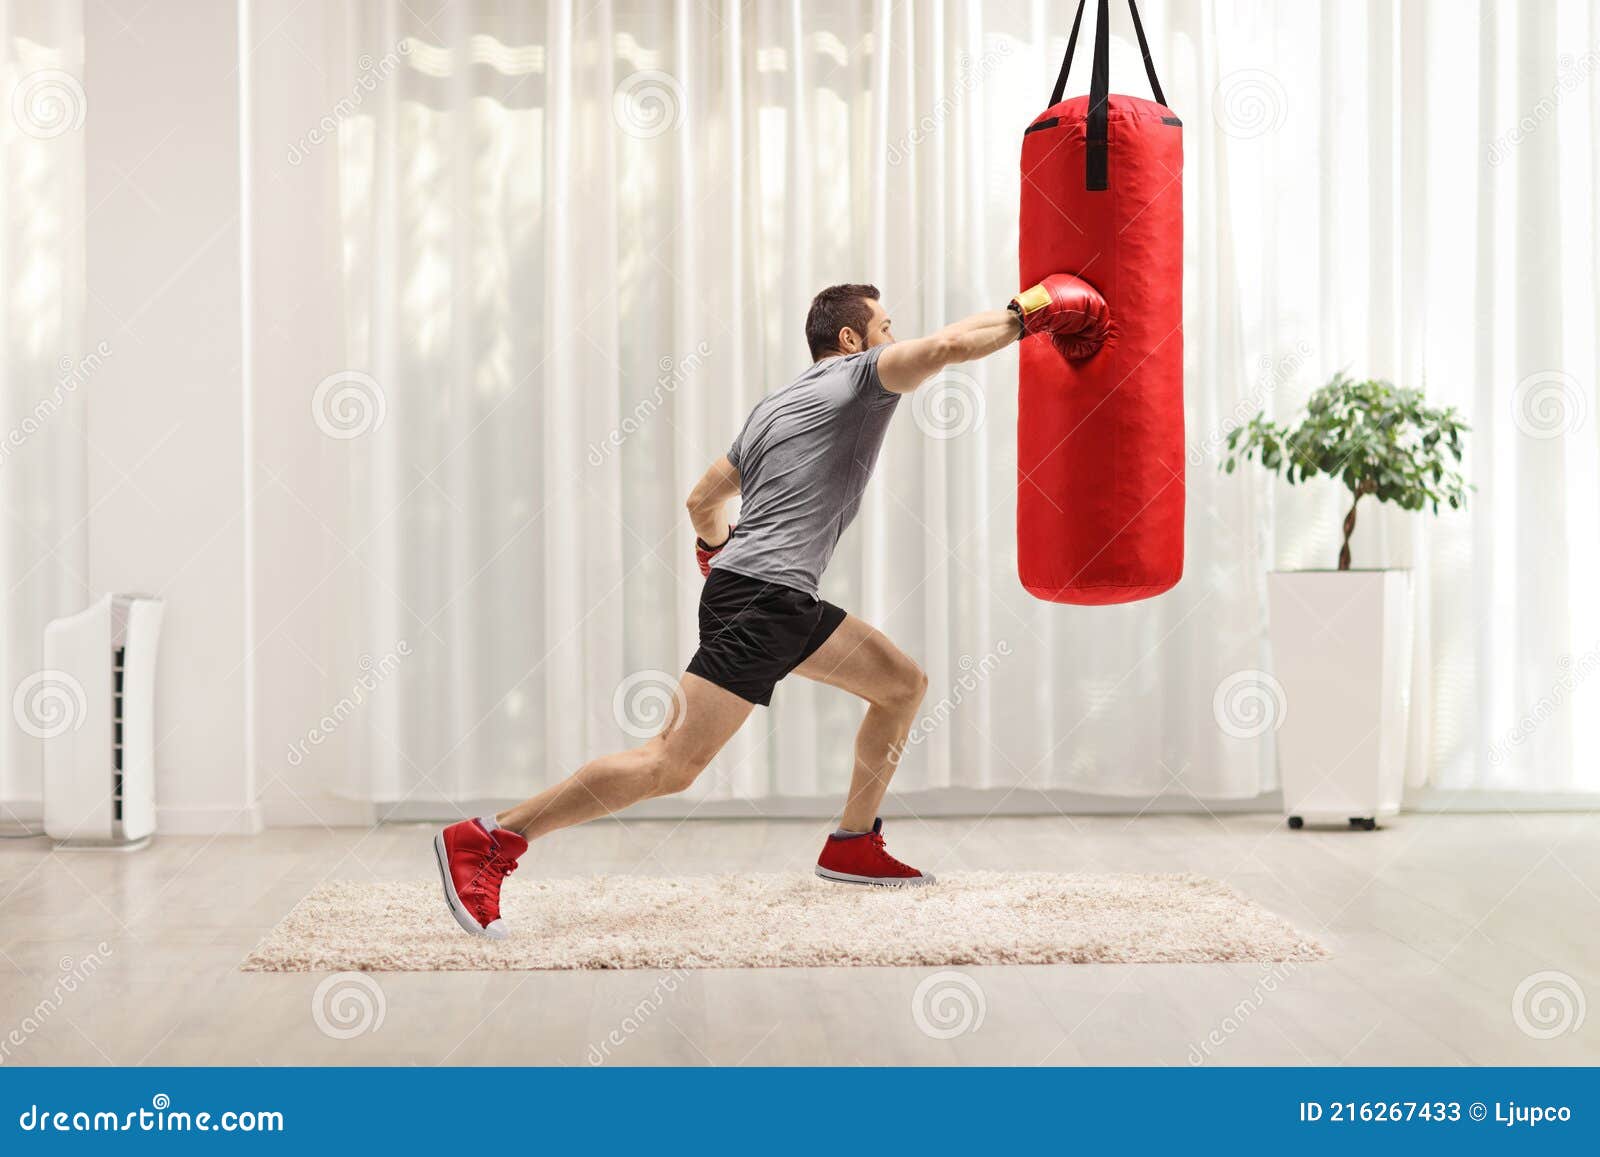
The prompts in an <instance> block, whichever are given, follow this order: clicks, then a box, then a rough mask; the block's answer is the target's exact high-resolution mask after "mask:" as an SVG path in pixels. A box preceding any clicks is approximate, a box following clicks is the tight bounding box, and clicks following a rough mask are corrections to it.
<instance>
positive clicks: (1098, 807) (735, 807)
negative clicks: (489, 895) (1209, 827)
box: [378, 788, 1282, 823]
mask: <svg viewBox="0 0 1600 1157" xmlns="http://www.w3.org/2000/svg"><path fill="white" fill-rule="evenodd" d="M520 802H521V801H520V800H504V799H501V800H495V799H487V800H468V801H463V802H459V803H438V802H434V801H429V800H411V801H407V802H405V803H402V804H399V805H390V804H381V805H379V808H378V812H379V814H380V815H382V816H383V817H384V818H385V819H386V820H387V821H388V822H390V823H421V822H449V821H453V820H458V819H460V818H461V817H462V816H463V815H485V814H488V813H490V812H496V811H503V810H504V809H505V808H508V807H510V806H511V805H512V804H514V803H520ZM839 803H840V801H839V800H838V799H837V798H836V797H833V796H829V797H826V798H813V797H801V796H777V797H769V798H766V799H757V800H742V799H725V800H705V801H696V800H693V799H688V798H685V797H683V796H668V797H666V798H663V799H652V800H646V801H645V802H644V803H640V804H635V805H634V806H633V807H631V808H629V809H628V811H627V815H626V817H625V818H628V819H682V818H684V817H685V816H689V815H693V816H694V817H695V818H696V819H815V820H826V819H833V818H835V817H836V816H837V815H838V814H839ZM1281 811H1282V802H1281V800H1280V798H1279V795H1278V793H1277V792H1275V791H1274V792H1268V793H1266V794H1263V795H1258V796H1252V797H1250V798H1247V799H1227V800H1207V801H1206V802H1205V803H1204V804H1201V803H1199V802H1197V801H1196V800H1195V798H1194V797H1193V796H1192V795H1189V794H1188V793H1186V792H1173V793H1171V794H1167V795H1160V796H1157V797H1156V798H1155V799H1154V800H1151V799H1143V798H1139V799H1134V798H1128V797H1122V796H1107V795H1088V794H1086V793H1083V792H1074V791H1035V790H1026V791H1025V790H1021V789H1018V790H1015V791H1013V790H1010V789H1007V788H985V789H973V788H942V789H940V790H938V791H918V792H902V793H899V794H897V795H891V796H890V797H889V798H888V799H886V800H885V801H884V803H883V815H884V817H885V818H886V819H893V818H896V817H904V816H925V817H927V816H986V815H990V814H994V815H1002V816H1038V815H1061V814H1066V815H1077V816H1094V815H1107V816H1118V815H1129V816H1131V815H1187V814H1200V815H1206V814H1219V815H1220V814H1223V813H1235V814H1236V813H1240V812H1267V813H1278V812H1281Z"/></svg>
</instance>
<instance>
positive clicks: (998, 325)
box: [878, 309, 1022, 394]
mask: <svg viewBox="0 0 1600 1157" xmlns="http://www.w3.org/2000/svg"><path fill="white" fill-rule="evenodd" d="M1021 336H1022V327H1021V326H1020V324H1019V323H1018V321H1017V315H1016V313H1015V312H1013V311H1012V310H1009V309H988V310H985V311H984V312H982V313H975V314H973V315H972V316H971V317H968V318H964V319H962V320H961V321H958V322H954V323H952V324H951V325H947V326H945V327H944V328H943V329H941V330H940V331H939V332H938V333H934V334H930V335H929V336H927V337H919V338H911V339H910V340H908V341H898V342H895V343H894V345H892V346H890V347H889V348H888V349H886V350H884V351H883V353H882V354H881V355H880V356H879V358H878V380H879V381H881V382H882V383H883V388H884V389H886V390H888V391H889V392H890V393H893V394H907V393H910V392H911V391H912V390H914V389H916V388H917V387H918V386H920V385H921V384H922V383H923V382H925V381H927V380H928V379H929V378H931V377H932V376H933V375H934V374H936V373H938V372H939V371H940V370H942V369H944V368H945V366H952V365H955V364H956V363H958V362H974V361H977V360H978V359H979V358H986V357H988V356H989V355H990V354H992V353H994V352H996V351H997V350H1002V349H1004V348H1005V347H1006V346H1008V345H1010V344H1011V343H1012V342H1014V341H1016V340H1017V339H1018V338H1019V337H1021Z"/></svg>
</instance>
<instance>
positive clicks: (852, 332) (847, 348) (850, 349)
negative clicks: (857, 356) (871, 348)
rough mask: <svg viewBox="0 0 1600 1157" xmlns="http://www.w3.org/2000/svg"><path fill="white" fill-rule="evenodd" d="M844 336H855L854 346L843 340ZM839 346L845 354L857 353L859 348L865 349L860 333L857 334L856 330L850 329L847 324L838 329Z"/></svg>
mask: <svg viewBox="0 0 1600 1157" xmlns="http://www.w3.org/2000/svg"><path fill="white" fill-rule="evenodd" d="M846 338H855V340H856V346H855V347H852V346H851V345H850V343H849V342H848V341H846V340H845V339H846ZM857 347H859V348H857ZM839 348H840V349H841V350H843V351H844V352H845V353H847V354H853V353H859V352H860V351H861V349H865V348H866V347H865V346H864V345H862V343H861V338H860V335H858V334H857V333H856V331H855V330H853V329H851V328H850V327H849V326H845V327H844V328H843V329H841V330H840V331H839Z"/></svg>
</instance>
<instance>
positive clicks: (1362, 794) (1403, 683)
mask: <svg viewBox="0 0 1600 1157" xmlns="http://www.w3.org/2000/svg"><path fill="white" fill-rule="evenodd" d="M1467 430H1468V426H1467V425H1466V424H1465V423H1464V422H1463V421H1462V420H1461V418H1460V416H1459V415H1458V414H1457V413H1456V411H1455V409H1454V408H1453V407H1444V408H1440V407H1435V406H1429V405H1428V404H1427V403H1426V402H1425V401H1424V399H1423V396H1422V393H1421V392H1420V391H1418V390H1407V389H1398V388H1396V387H1395V386H1393V385H1391V384H1390V383H1389V382H1385V381H1378V380H1373V379H1368V380H1366V381H1356V380H1354V379H1352V378H1350V377H1347V376H1346V375H1345V374H1343V373H1338V374H1335V375H1334V376H1333V378H1332V380H1331V381H1329V382H1328V383H1327V384H1326V385H1324V386H1322V387H1320V388H1319V389H1317V390H1316V391H1315V392H1314V393H1312V395H1311V397H1310V399H1308V401H1307V402H1306V415H1305V418H1304V420H1303V421H1301V422H1300V424H1299V425H1297V426H1295V427H1293V428H1289V427H1286V426H1280V425H1279V424H1278V423H1276V422H1274V421H1272V420H1271V419H1269V418H1268V417H1267V416H1266V414H1265V412H1262V413H1258V414H1256V416H1255V417H1253V418H1251V419H1250V421H1249V422H1248V423H1247V424H1245V425H1243V426H1238V427H1236V428H1234V429H1233V430H1231V431H1229V433H1228V440H1227V447H1228V449H1227V455H1226V456H1225V458H1224V459H1223V462H1222V469H1223V470H1224V471H1226V472H1227V473H1229V474H1231V473H1233V471H1234V470H1235V469H1236V468H1237V466H1238V464H1239V463H1240V462H1248V461H1256V462H1259V463H1260V464H1261V465H1262V466H1265V467H1266V468H1267V469H1268V470H1270V471H1272V472H1273V473H1275V474H1281V475H1282V476H1283V478H1284V480H1285V481H1287V482H1289V483H1291V484H1293V485H1299V484H1302V483H1309V482H1311V481H1312V480H1314V479H1318V478H1328V479H1332V480H1335V481H1337V482H1339V483H1341V484H1342V485H1343V486H1344V488H1345V489H1346V491H1348V493H1349V496H1350V507H1349V511H1348V513H1346V514H1345V516H1344V534H1343V539H1342V542H1341V545H1340V547H1339V559H1338V566H1337V568H1336V569H1328V570H1300V571H1274V572H1272V573H1271V574H1270V575H1268V578H1267V604H1268V613H1269V614H1270V616H1271V623H1270V626H1269V630H1268V638H1269V641H1270V643H1271V646H1272V656H1273V659H1272V667H1273V671H1272V674H1273V676H1274V677H1275V678H1276V679H1277V681H1278V683H1279V684H1280V685H1281V688H1282V702H1283V710H1282V711H1281V712H1280V720H1279V727H1278V765H1279V772H1280V777H1281V780H1282V783H1283V805H1284V812H1285V814H1287V815H1288V817H1289V826H1290V827H1292V828H1298V827H1300V826H1301V825H1302V824H1303V823H1304V821H1305V819H1306V818H1307V817H1311V818H1315V819H1336V820H1339V821H1340V822H1348V823H1349V825H1350V826H1352V827H1359V828H1364V829H1367V830H1371V829H1372V828H1375V827H1376V826H1377V821H1378V819H1379V818H1380V817H1382V816H1389V815H1394V814H1395V813H1396V812H1398V811H1399V810H1400V796H1401V793H1402V791H1403V789H1404V786H1405V746H1406V726H1407V713H1408V707H1409V699H1410V695H1409V690H1410V684H1411V593H1410V572H1409V571H1407V570H1403V569H1378V568H1375V569H1361V568H1356V567H1352V566H1351V565H1350V562H1351V559H1350V536H1351V534H1352V533H1353V532H1354V531H1355V528H1356V513H1357V511H1358V510H1359V508H1360V506H1361V500H1362V499H1363V498H1366V497H1367V496H1369V495H1370V496H1371V497H1372V498H1373V499H1374V500H1375V501H1377V502H1390V503H1393V504H1394V505H1396V506H1399V507H1400V508H1401V509H1402V510H1413V511H1431V512H1432V513H1434V514H1438V513H1439V512H1440V511H1441V510H1442V509H1444V508H1445V507H1448V508H1450V509H1451V510H1459V509H1461V508H1463V507H1464V506H1465V505H1466V501H1467V492H1468V490H1469V489H1471V487H1469V486H1468V485H1467V483H1466V480H1465V479H1464V478H1463V477H1462V476H1461V473H1460V471H1459V469H1458V467H1459V466H1460V463H1461V451H1462V447H1461V440H1462V435H1463V434H1465V433H1466V432H1467Z"/></svg>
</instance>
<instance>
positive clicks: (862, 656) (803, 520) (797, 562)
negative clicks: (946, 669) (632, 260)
mask: <svg viewBox="0 0 1600 1157" xmlns="http://www.w3.org/2000/svg"><path fill="white" fill-rule="evenodd" d="M1108 330H1109V318H1108V315H1107V310H1106V303H1105V300H1104V299H1103V298H1102V297H1101V296H1100V295H1099V294H1098V293H1097V292H1095V290H1094V289H1093V288H1092V287H1090V286H1089V285H1087V284H1085V283H1084V282H1082V281H1080V280H1079V279H1077V278H1076V277H1071V276H1068V275H1065V274H1055V275H1053V276H1051V277H1049V278H1046V279H1045V280H1044V281H1043V282H1041V283H1040V284H1039V285H1036V286H1034V287H1033V288H1032V289H1030V290H1028V291H1026V292H1025V293H1022V294H1019V295H1018V296H1017V297H1016V298H1014V299H1012V301H1011V304H1010V306H1009V307H1008V308H1006V309H996V310H989V311H987V312H984V313H978V314H974V315H973V316H972V317H969V318H967V319H966V320H965V321H959V322H956V323H955V324H954V325H950V326H947V327H945V328H944V329H942V330H940V331H939V332H938V333H935V334H933V335H932V336H931V337H925V338H917V339H912V340H908V341H904V342H896V341H895V339H894V336H893V334H892V333H891V332H890V322H889V316H888V314H887V313H885V312H884V309H883V306H882V305H881V304H880V303H879V301H878V291H877V289H875V288H874V287H872V286H870V285H836V286H833V287H832V288H829V289H825V290H823V291H822V292H821V293H819V294H818V295H817V297H816V300H815V301H813V302H812V303H811V312H810V315H809V316H808V317H807V319H806V339H807V341H808V342H809V344H810V347H811V356H812V358H813V362H812V365H811V368H810V369H808V370H807V371H806V372H805V373H803V374H801V375H800V377H799V378H798V379H796V380H795V381H794V382H793V383H792V384H791V385H789V386H787V387H786V388H784V389H782V390H779V391H778V392H776V393H774V394H770V395H768V396H767V397H766V398H764V399H762V400H761V402H759V403H758V404H757V405H756V408H755V410H754V411H753V412H752V413H751V414H750V417H749V419H748V420H747V421H746V422H745V424H744V428H743V429H742V430H741V431H740V432H739V435H738V437H736V438H735V439H734V441H733V445H732V447H731V448H730V449H729V450H728V452H727V454H725V455H724V456H723V457H721V458H718V459H717V460H716V461H715V462H713V463H712V464H711V468H710V469H708V470H707V471H706V473H705V476H704V477H703V478H701V479H700V481H699V482H698V483H696V484H695V487H694V490H693V491H692V492H691V493H690V495H689V501H688V507H689V519H690V521H691V522H692V523H693V524H694V530H695V534H696V535H697V541H696V555H697V557H698V560H699V563H700V571H701V573H702V574H703V575H705V576H707V578H706V584H705V589H704V591H703V592H702V594H701V597H700V649H699V650H698V651H696V652H695V655H694V657H693V658H692V659H690V661H689V666H688V670H687V671H686V672H685V674H684V676H683V678H682V680H681V681H680V682H679V684H678V692H677V695H676V696H675V702H674V709H673V710H672V712H671V713H670V717H669V718H668V719H667V721H666V723H665V725H664V726H663V727H662V729H661V733H660V734H659V735H657V736H656V737H655V738H654V739H652V740H650V741H649V742H648V743H646V744H645V745H644V746H642V747H636V748H634V749H633V750H631V751H624V752H620V753H618V754H616V755H606V756H602V757H600V758H599V759H595V760H592V761H590V762H589V763H586V764H584V765H583V766H582V767H580V768H579V769H578V770H577V771H576V772H574V773H573V774H572V775H571V776H569V777H568V778H567V779H566V780H564V781H563V782H561V783H559V784H556V785H555V786H554V787H551V788H547V789H546V790H544V791H542V792H540V793H539V794H538V795H536V796H534V797H533V798H532V799H529V800H527V801H526V802H524V803H521V804H518V805H517V806H516V807H513V808H511V809H510V810H508V811H504V812H501V813H499V814H498V815H495V816H492V817H488V816H486V817H484V818H482V819H475V820H465V821H463V822H461V823H458V824H453V825H451V826H450V827H448V828H445V829H444V831H442V832H440V833H439V834H438V836H436V837H435V840H434V850H435V854H436V856H437V858H438V861H439V872H440V875H441V876H442V878H443V881H444V891H445V899H446V902H447V903H448V904H449V907H450V911H451V914H452V915H454V916H455V918H456V921H457V923H459V924H460V925H461V927H462V928H464V929H465V930H466V931H468V932H471V933H474V934H475V935H480V936H489V937H492V938H495V939H502V938H504V937H505V936H506V935H507V934H508V932H507V929H506V926H505V923H504V922H503V921H502V920H501V919H500V886H501V883H502V882H503V881H504V879H505V877H506V876H507V875H508V874H509V873H510V872H511V871H513V870H514V869H515V868H516V866H517V859H518V858H519V857H520V856H521V855H522V853H523V852H525V851H526V850H527V848H528V841H529V840H533V839H538V838H539V837H540V836H545V835H549V834H550V833H551V832H554V831H557V830H559V829H561V828H564V827H569V826H571V825H573V824H577V823H582V822H584V821H586V820H591V819H595V818H597V817H599V816H603V815H610V814H612V813H614V812H618V811H621V810H622V809H623V808H626V807H628V806H629V805H631V804H634V803H637V802H639V801H640V800H643V799H650V798H652V797H654V796H661V795H668V794H670V793H672V792H679V791H683V790H685V789H686V788H688V787H689V785H690V784H692V783H694V781H695V778H696V777H697V776H698V775H699V774H700V772H701V771H702V770H703V769H704V768H705V766H706V765H707V764H708V763H710V762H711V760H712V758H713V757H714V756H715V755H716V754H717V752H718V751H720V750H721V749H722V746H723V744H725V743H727V742H728V740H729V739H730V738H731V737H732V736H733V733H734V732H736V731H738V730H739V727H740V725H741V724H743V723H744V721H745V718H746V717H747V716H748V715H749V714H750V711H751V709H752V708H753V707H755V706H756V705H757V704H761V705H762V706H765V705H767V704H768V703H769V702H770V701H771V698H772V689H773V687H774V685H776V684H777V682H778V681H779V680H780V679H782V678H783V677H784V676H785V675H788V674H791V673H793V674H797V675H802V676H804V677H805V678H807V679H815V680H817V681H818V682H821V683H827V684H829V685H830V686H834V687H839V688H842V689H843V690H845V691H849V692H850V693H852V694H854V695H858V696H860V697H861V698H862V699H864V700H865V701H866V703H867V712H866V717H865V718H864V719H863V720H862V721H861V729H860V731H859V732H858V733H857V734H856V742H855V767H854V771H853V772H852V775H851V781H850V793H849V796H848V797H847V799H846V800H845V806H844V813H843V816H842V818H841V820H840V823H839V827H838V830H837V831H835V832H834V833H833V834H832V835H831V836H829V837H828V838H827V840H826V842H825V844H824V846H823V849H822V855H821V857H820V858H819V859H818V861H817V874H818V875H819V876H822V877H825V878H826V879H830V880H838V881H843V882H848V883H854V884H876V885H889V886H917V885H924V884H931V883H932V882H933V877H932V876H930V875H928V874H926V873H924V872H919V871H917V869H915V868H913V867H910V866H909V865H907V864H903V863H901V862H900V861H899V860H897V859H895V858H894V857H893V856H891V855H890V854H889V853H888V851H887V850H886V848H885V847H884V842H883V821H882V820H880V819H879V818H878V805H879V803H880V802H881V801H882V799H883V796H884V792H885V791H886V790H887V789H888V786H889V779H890V777H891V776H892V775H893V774H894V769H895V761H896V756H897V753H898V752H899V751H900V750H901V748H902V746H903V744H904V743H905V740H906V736H907V734H908V733H909V731H910V729H911V725H912V723H913V722H914V721H915V716H916V711H917V706H918V704H919V703H920V702H921V700H922V694H923V692H924V691H925V690H926V689H927V685H928V680H927V677H926V676H925V675H924V674H923V673H922V670H921V669H920V668H919V667H918V666H917V665H916V664H915V663H914V662H912V661H911V660H910V659H909V658H907V657H906V655H905V654H904V653H902V652H901V650H900V649H899V648H898V647H896V646H895V645H894V644H893V643H891V642H890V641H889V640H888V638H886V637H885V636H884V635H883V633H882V632H881V631H878V630H876V629H875V628H873V627H871V626H870V625H868V624H867V623H865V622H863V621H862V620H860V619H858V618H857V617H856V616H854V615H851V614H847V613H846V612H845V611H843V610H841V609H840V608H838V607H836V606H834V605H833V604H831V603H828V602H824V601H822V600H821V599H820V598H819V596H818V584H819V582H820V580H821V578H822V572H823V570H824V569H826V567H827V565H828V560H829V559H830V558H831V557H832V555H833V550H834V547H835V546H836V545H837V544H838V541H839V536H840V535H841V534H843V533H844V530H845V528H846V527H847V526H849V525H850V522H851V520H852V519H853V518H854V517H855V515H856V511H857V509H859V507H860V505H861V493H862V490H863V489H864V488H865V487H866V484H867V479H868V478H869V477H870V476H871V474H872V468H873V466H874V465H875V464H876V462H877V459H878V450H879V448H880V447H881V446H882V445H883V437H884V432H885V431H886V430H887V428H888V425H889V419H890V418H891V417H892V416H893V415H894V412H895V409H896V407H897V405H898V403H899V401H900V398H901V396H902V395H904V394H908V393H910V392H911V391H912V390H915V389H916V388H917V387H918V386H920V385H921V384H922V383H923V382H925V381H927V380H928V379H929V378H931V377H932V376H933V375H935V374H937V373H938V372H939V371H940V370H942V369H944V367H946V366H949V365H953V364H955V363H957V362H969V361H974V360H976V359H978V358H981V357H986V356H987V355H989V354H992V353H994V352H995V351H997V350H999V349H1001V348H1003V347H1005V346H1007V345H1010V344H1011V343H1012V342H1013V341H1016V340H1018V339H1019V338H1021V337H1023V336H1026V335H1029V334H1048V335H1050V336H1051V339H1052V340H1053V341H1054V343H1055V345H1056V348H1057V349H1058V350H1059V351H1060V352H1061V354H1062V356H1064V357H1084V356H1089V355H1091V354H1092V353H1093V352H1094V350H1095V349H1097V348H1098V347H1099V345H1100V343H1101V341H1103V340H1104V338H1105V337H1106V334H1107V332H1108ZM735 495H739V496H740V497H741V502H742V504H741V515H740V523H739V525H738V527H737V528H735V527H733V526H731V525H729V522H728V514H727V507H728V501H729V499H731V498H733V497H734V496H735Z"/></svg>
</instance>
